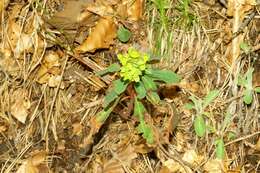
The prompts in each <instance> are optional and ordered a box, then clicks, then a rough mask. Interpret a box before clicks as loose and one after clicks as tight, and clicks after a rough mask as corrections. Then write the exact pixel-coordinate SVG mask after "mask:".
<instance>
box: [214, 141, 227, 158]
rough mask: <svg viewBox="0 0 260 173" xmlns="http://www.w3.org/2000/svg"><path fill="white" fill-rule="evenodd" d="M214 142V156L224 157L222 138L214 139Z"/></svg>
mask: <svg viewBox="0 0 260 173" xmlns="http://www.w3.org/2000/svg"><path fill="white" fill-rule="evenodd" d="M215 144H216V158H217V159H224V157H225V144H224V141H223V139H217V140H216V141H215Z"/></svg>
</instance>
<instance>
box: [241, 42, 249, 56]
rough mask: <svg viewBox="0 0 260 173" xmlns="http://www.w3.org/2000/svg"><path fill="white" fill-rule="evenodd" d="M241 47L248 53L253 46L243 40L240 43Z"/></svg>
mask: <svg viewBox="0 0 260 173" xmlns="http://www.w3.org/2000/svg"><path fill="white" fill-rule="evenodd" d="M239 47H240V49H242V50H243V52H245V53H246V54H248V53H249V52H250V51H251V47H250V46H249V45H248V44H247V43H245V42H242V43H241V44H240V45H239Z"/></svg>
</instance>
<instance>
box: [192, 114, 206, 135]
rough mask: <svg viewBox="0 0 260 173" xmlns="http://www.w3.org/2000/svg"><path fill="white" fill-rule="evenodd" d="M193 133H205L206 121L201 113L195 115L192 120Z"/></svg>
mask: <svg viewBox="0 0 260 173" xmlns="http://www.w3.org/2000/svg"><path fill="white" fill-rule="evenodd" d="M194 129H195V133H196V135H197V136H199V137H204V136H205V133H206V123H205V120H204V118H203V116H202V115H197V116H196V118H195V120H194Z"/></svg>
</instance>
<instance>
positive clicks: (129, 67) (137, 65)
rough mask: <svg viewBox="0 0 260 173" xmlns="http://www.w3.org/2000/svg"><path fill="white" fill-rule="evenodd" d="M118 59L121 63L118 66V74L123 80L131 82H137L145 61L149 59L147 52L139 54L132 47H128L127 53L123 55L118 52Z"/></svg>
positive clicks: (144, 66)
mask: <svg viewBox="0 0 260 173" xmlns="http://www.w3.org/2000/svg"><path fill="white" fill-rule="evenodd" d="M118 59H119V61H120V63H121V64H122V66H121V68H120V76H121V77H122V78H123V80H129V81H131V82H133V81H135V82H138V81H139V80H140V77H139V76H140V75H142V72H143V71H144V70H145V68H146V62H147V61H148V60H149V56H148V55H147V54H141V53H140V52H139V51H137V50H135V49H134V48H129V50H128V53H127V54H125V55H122V54H118Z"/></svg>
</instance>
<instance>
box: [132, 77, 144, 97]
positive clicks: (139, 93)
mask: <svg viewBox="0 0 260 173" xmlns="http://www.w3.org/2000/svg"><path fill="white" fill-rule="evenodd" d="M134 87H135V91H136V93H137V98H138V99H143V98H144V97H145V96H146V90H145V88H144V84H143V82H141V81H140V82H136V83H135V85H134Z"/></svg>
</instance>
